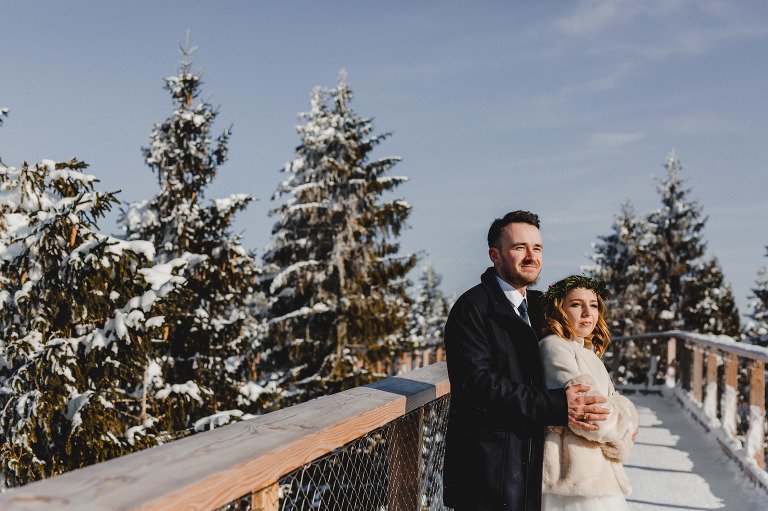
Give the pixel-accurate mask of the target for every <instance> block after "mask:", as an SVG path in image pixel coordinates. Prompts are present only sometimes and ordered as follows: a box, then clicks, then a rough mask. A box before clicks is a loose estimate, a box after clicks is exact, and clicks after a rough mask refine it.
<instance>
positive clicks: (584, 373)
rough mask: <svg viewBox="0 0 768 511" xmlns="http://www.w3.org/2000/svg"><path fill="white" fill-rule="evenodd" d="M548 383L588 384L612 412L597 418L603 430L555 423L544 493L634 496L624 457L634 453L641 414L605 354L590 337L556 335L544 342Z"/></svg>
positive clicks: (547, 446) (548, 444) (549, 442)
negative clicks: (618, 385) (616, 381)
mask: <svg viewBox="0 0 768 511" xmlns="http://www.w3.org/2000/svg"><path fill="white" fill-rule="evenodd" d="M539 347H540V351H541V359H542V362H543V364H544V377H545V383H546V386H547V388H562V387H568V386H570V385H578V384H584V385H589V386H590V387H591V389H590V391H589V392H587V394H588V395H600V396H603V397H605V398H607V399H608V402H607V403H604V404H602V405H600V406H603V407H604V408H608V409H609V410H610V411H611V413H610V414H609V415H608V419H607V420H605V421H595V424H597V425H599V426H600V429H599V430H597V431H588V430H586V429H584V428H582V427H579V426H558V427H550V428H549V430H548V432H547V437H546V440H545V442H544V476H543V488H542V490H543V492H544V493H554V494H558V495H571V496H581V497H600V496H608V495H618V494H621V493H624V494H626V495H629V493H630V492H631V491H632V485H631V484H630V482H629V479H628V478H627V474H626V472H625V471H624V467H623V466H622V465H621V462H622V461H625V460H626V459H627V458H629V452H630V449H631V448H632V444H633V441H632V435H633V434H634V433H635V431H637V426H638V422H639V421H638V416H637V411H636V410H635V407H634V405H632V403H631V402H630V401H629V400H628V399H627V398H625V397H624V396H621V395H619V394H618V393H617V392H616V390H615V389H614V387H613V383H612V382H611V378H610V376H609V375H608V371H606V369H605V366H604V365H603V362H602V361H601V360H600V358H599V357H598V356H597V355H596V354H595V353H594V352H593V351H592V350H591V349H588V348H584V341H583V340H582V339H577V340H575V341H567V340H565V339H563V338H561V337H558V336H555V335H550V336H547V337H545V338H544V339H542V340H541V341H540V342H539Z"/></svg>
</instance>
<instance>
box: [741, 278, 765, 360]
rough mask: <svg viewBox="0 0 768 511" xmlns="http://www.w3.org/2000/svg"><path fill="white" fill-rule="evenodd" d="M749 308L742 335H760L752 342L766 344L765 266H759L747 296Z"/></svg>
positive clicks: (748, 336)
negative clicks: (753, 284) (755, 278)
mask: <svg viewBox="0 0 768 511" xmlns="http://www.w3.org/2000/svg"><path fill="white" fill-rule="evenodd" d="M749 308H750V310H751V313H750V314H749V315H748V316H747V320H746V321H745V322H744V337H747V338H754V337H762V338H763V339H762V340H759V341H758V340H755V341H754V342H756V343H757V344H760V345H762V346H768V339H767V338H766V336H768V274H766V270H765V266H761V267H760V269H759V270H758V272H757V281H756V282H755V287H754V288H752V296H750V297H749Z"/></svg>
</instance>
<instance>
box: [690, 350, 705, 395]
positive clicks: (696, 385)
mask: <svg viewBox="0 0 768 511" xmlns="http://www.w3.org/2000/svg"><path fill="white" fill-rule="evenodd" d="M702 364H703V353H702V349H701V346H699V345H698V344H694V346H693V374H692V375H691V379H692V380H693V381H692V382H691V387H692V390H693V398H694V399H695V400H696V402H697V403H701V402H702V398H703V395H702V392H701V373H702V371H703V367H702Z"/></svg>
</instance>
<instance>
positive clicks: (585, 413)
mask: <svg viewBox="0 0 768 511" xmlns="http://www.w3.org/2000/svg"><path fill="white" fill-rule="evenodd" d="M584 420H587V412H584Z"/></svg>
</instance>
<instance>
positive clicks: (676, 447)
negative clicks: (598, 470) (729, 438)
mask: <svg viewBox="0 0 768 511" xmlns="http://www.w3.org/2000/svg"><path fill="white" fill-rule="evenodd" d="M627 397H629V398H630V399H631V400H632V402H633V403H635V406H636V407H637V410H638V412H639V414H640V431H639V434H638V437H637V442H636V443H635V447H634V448H633V450H632V456H631V457H630V459H629V460H628V461H627V462H626V463H625V464H624V466H625V468H626V469H627V474H628V475H629V478H630V480H631V481H632V485H633V487H634V491H633V492H632V494H631V495H630V496H629V497H628V498H627V501H628V502H629V505H630V507H631V508H632V511H661V510H665V509H669V510H675V511H680V510H700V509H702V510H703V509H726V510H733V511H768V492H765V491H763V490H762V489H760V488H759V487H756V486H755V485H754V484H753V483H752V482H751V481H750V480H749V479H748V478H747V476H746V475H745V474H744V473H743V472H742V471H741V469H740V468H739V466H738V465H737V464H736V463H735V462H734V461H732V460H731V459H730V458H728V456H727V455H726V454H725V453H724V452H723V450H722V449H721V447H720V444H719V443H718V442H717V440H716V439H715V437H714V436H713V435H707V433H706V431H705V430H704V428H703V427H702V426H701V425H700V424H699V423H698V422H697V421H696V420H695V419H693V418H692V417H691V416H690V415H689V414H688V413H685V411H684V410H683V409H681V407H680V405H679V403H678V402H677V401H676V400H675V399H674V397H671V396H669V397H662V396H658V395H652V394H651V395H642V394H631V395H628V396H627Z"/></svg>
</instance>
